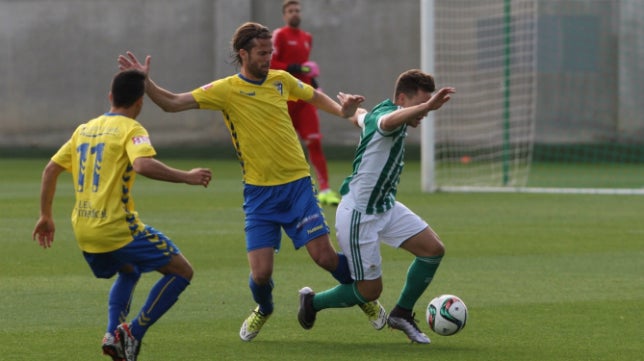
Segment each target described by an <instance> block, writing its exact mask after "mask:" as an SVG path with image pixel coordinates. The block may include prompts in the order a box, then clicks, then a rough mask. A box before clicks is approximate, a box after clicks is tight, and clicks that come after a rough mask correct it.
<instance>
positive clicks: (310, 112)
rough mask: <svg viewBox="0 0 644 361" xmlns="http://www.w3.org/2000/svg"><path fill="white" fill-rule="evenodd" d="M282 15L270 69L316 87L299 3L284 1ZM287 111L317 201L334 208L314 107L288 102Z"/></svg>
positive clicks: (309, 41) (337, 200)
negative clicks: (304, 154)
mask: <svg viewBox="0 0 644 361" xmlns="http://www.w3.org/2000/svg"><path fill="white" fill-rule="evenodd" d="M282 15H283V18H284V23H285V24H286V25H285V26H284V27H281V28H279V29H276V30H275V31H274V33H273V56H272V59H271V68H272V69H280V70H286V71H288V72H289V73H291V74H292V75H293V76H295V77H296V78H298V79H300V80H301V81H302V82H304V83H306V84H310V85H312V86H313V87H314V88H317V87H318V84H317V82H316V80H315V77H316V76H317V75H318V72H319V71H318V66H317V64H316V63H315V62H313V61H310V60H309V54H310V52H311V45H312V42H313V37H312V36H311V34H310V33H307V32H306V31H304V30H301V29H300V2H299V1H298V0H285V1H284V3H283V5H282ZM288 112H289V114H290V116H291V120H292V121H293V126H294V127H295V130H296V131H297V134H298V136H299V137H300V139H301V140H302V141H303V142H304V144H305V145H306V148H307V151H308V155H309V161H310V162H311V164H312V165H313V168H314V170H315V174H316V177H317V181H318V185H319V188H320V192H319V194H318V200H319V201H320V203H322V204H326V205H333V206H337V205H338V203H340V197H339V195H338V194H337V193H336V192H334V191H333V190H331V188H330V187H329V173H328V170H327V165H326V158H325V156H324V152H323V151H322V134H321V133H320V118H319V117H318V113H317V110H316V108H315V107H314V106H313V105H312V104H309V103H307V102H305V101H296V102H293V101H290V102H288Z"/></svg>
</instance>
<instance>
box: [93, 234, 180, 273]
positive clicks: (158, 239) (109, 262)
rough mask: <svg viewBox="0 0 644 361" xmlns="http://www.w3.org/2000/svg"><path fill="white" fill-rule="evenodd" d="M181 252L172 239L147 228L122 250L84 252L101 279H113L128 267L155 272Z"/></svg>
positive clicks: (139, 270) (142, 271)
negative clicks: (122, 269) (124, 267)
mask: <svg viewBox="0 0 644 361" xmlns="http://www.w3.org/2000/svg"><path fill="white" fill-rule="evenodd" d="M179 253H180V251H179V248H177V246H175V245H174V243H173V242H172V241H171V240H170V239H169V238H168V237H166V236H165V235H164V234H163V233H161V232H159V231H157V230H156V229H154V228H152V227H150V226H146V227H145V231H144V232H142V233H141V234H140V235H137V236H136V237H135V238H134V239H133V240H132V242H130V243H128V244H127V245H125V246H124V247H122V248H119V249H117V250H115V251H112V252H107V253H87V252H83V256H85V260H86V261H87V264H89V267H90V268H91V269H92V272H94V275H95V276H96V277H97V278H111V277H112V276H114V275H115V274H116V272H118V271H119V270H120V269H121V268H122V267H123V266H125V265H127V264H129V265H132V266H134V267H136V269H137V270H138V272H141V273H144V272H151V271H155V270H157V269H159V268H161V267H163V266H165V265H167V264H168V263H170V257H171V256H172V255H173V254H179Z"/></svg>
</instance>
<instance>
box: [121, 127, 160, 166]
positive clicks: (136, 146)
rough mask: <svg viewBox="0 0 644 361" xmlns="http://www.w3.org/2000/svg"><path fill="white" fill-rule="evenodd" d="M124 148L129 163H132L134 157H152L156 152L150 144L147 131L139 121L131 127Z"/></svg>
mask: <svg viewBox="0 0 644 361" xmlns="http://www.w3.org/2000/svg"><path fill="white" fill-rule="evenodd" d="M125 150H126V152H127V156H128V158H129V159H130V163H134V160H135V159H136V158H140V157H153V156H155V155H156V154H157V152H156V151H155V150H154V147H153V146H152V142H151V141H150V136H149V135H148V132H147V131H146V130H145V128H143V126H141V125H140V124H139V123H136V124H135V125H134V126H133V127H132V130H131V131H130V134H129V135H128V138H127V139H126V140H125Z"/></svg>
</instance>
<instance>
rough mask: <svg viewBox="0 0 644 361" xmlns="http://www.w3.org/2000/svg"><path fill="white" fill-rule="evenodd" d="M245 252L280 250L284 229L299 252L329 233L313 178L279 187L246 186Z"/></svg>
mask: <svg viewBox="0 0 644 361" xmlns="http://www.w3.org/2000/svg"><path fill="white" fill-rule="evenodd" d="M244 213H245V214H246V226H245V231H246V250H247V251H252V250H255V249H260V248H266V247H272V248H274V249H275V250H279V249H280V245H281V239H282V229H284V231H285V232H286V234H287V235H288V236H289V238H291V240H292V241H293V246H294V247H295V249H298V248H300V247H302V246H304V245H305V244H307V243H308V242H309V241H310V240H312V239H315V238H317V237H320V236H323V235H325V234H329V226H328V225H327V223H326V219H324V213H323V212H322V207H321V206H320V204H319V202H318V199H317V191H316V190H315V187H314V186H313V182H312V181H311V177H305V178H302V179H298V180H296V181H294V182H290V183H287V184H282V185H277V186H253V185H248V184H246V185H244Z"/></svg>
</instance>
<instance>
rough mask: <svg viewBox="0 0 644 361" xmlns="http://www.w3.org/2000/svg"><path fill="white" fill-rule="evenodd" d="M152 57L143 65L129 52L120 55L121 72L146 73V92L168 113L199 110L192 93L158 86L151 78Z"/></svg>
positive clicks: (146, 59) (147, 57)
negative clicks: (174, 91) (132, 70)
mask: <svg viewBox="0 0 644 361" xmlns="http://www.w3.org/2000/svg"><path fill="white" fill-rule="evenodd" d="M151 59H152V57H151V56H150V55H148V56H146V57H145V62H144V63H141V62H139V60H138V59H137V58H136V56H135V55H134V54H133V53H132V52H130V51H128V52H126V53H125V55H119V57H118V64H119V69H120V70H127V69H137V70H140V71H142V72H143V73H145V75H146V76H147V77H146V79H145V92H146V94H147V95H148V96H149V97H150V99H152V101H153V102H154V103H155V104H156V105H158V106H159V108H161V109H163V110H164V111H166V112H170V113H175V112H180V111H184V110H188V109H199V104H198V103H197V102H196V101H195V99H194V97H193V96H192V93H190V92H186V93H173V92H171V91H169V90H166V89H164V88H162V87H160V86H158V85H157V84H156V83H155V82H154V81H153V80H152V79H151V78H150V75H149V74H150V61H151Z"/></svg>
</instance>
